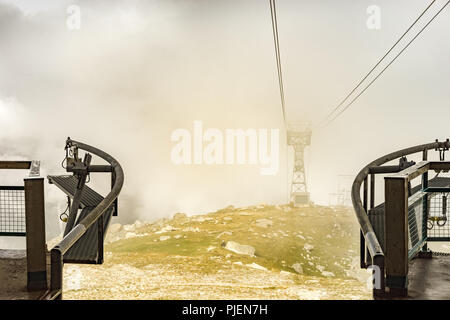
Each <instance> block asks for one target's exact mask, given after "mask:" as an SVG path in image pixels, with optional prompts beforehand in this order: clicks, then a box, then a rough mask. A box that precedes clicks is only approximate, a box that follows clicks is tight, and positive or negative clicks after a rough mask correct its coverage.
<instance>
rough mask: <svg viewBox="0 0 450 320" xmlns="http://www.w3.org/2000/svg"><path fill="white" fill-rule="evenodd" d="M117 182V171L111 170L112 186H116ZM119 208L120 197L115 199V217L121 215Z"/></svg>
mask: <svg viewBox="0 0 450 320" xmlns="http://www.w3.org/2000/svg"><path fill="white" fill-rule="evenodd" d="M115 183H116V172H115V171H114V170H113V171H112V172H111V188H112V187H113V186H114V184H115ZM118 209H119V198H117V199H116V200H114V211H113V216H114V217H117V216H118V215H119V211H118Z"/></svg>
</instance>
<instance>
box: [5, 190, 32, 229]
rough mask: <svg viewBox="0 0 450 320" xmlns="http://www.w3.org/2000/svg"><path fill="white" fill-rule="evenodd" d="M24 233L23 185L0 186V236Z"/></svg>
mask: <svg viewBox="0 0 450 320" xmlns="http://www.w3.org/2000/svg"><path fill="white" fill-rule="evenodd" d="M25 235H26V224H25V187H23V186H0V236H10V237H24V236H25Z"/></svg>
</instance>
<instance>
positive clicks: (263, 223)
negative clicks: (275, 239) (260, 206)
mask: <svg viewBox="0 0 450 320" xmlns="http://www.w3.org/2000/svg"><path fill="white" fill-rule="evenodd" d="M255 224H256V226H258V227H261V228H267V227H270V226H272V225H273V221H272V220H269V219H258V220H256V222H255Z"/></svg>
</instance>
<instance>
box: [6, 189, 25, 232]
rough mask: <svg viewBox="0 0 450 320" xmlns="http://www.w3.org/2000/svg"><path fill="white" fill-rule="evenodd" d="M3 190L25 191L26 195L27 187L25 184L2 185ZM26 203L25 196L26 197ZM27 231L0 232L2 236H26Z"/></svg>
mask: <svg viewBox="0 0 450 320" xmlns="http://www.w3.org/2000/svg"><path fill="white" fill-rule="evenodd" d="M2 190H14V191H23V192H24V197H25V187H24V186H0V191H2ZM24 205H25V198H24ZM26 234H27V233H26V231H25V232H0V237H25V236H26Z"/></svg>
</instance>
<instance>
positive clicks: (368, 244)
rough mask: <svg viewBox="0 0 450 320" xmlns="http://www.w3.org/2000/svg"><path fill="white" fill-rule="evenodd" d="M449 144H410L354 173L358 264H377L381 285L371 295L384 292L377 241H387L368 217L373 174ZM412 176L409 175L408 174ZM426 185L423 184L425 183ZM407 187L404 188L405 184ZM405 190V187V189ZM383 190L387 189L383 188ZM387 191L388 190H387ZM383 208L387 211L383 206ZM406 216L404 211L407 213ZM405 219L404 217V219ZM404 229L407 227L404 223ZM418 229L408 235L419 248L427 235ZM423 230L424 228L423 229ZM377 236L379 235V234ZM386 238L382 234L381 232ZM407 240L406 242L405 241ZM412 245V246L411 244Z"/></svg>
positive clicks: (401, 167) (406, 164) (394, 169)
mask: <svg viewBox="0 0 450 320" xmlns="http://www.w3.org/2000/svg"><path fill="white" fill-rule="evenodd" d="M449 147H450V142H449V140H448V139H447V141H445V142H438V141H436V142H433V143H429V144H423V145H418V146H415V147H410V148H406V149H402V150H399V151H396V152H392V153H390V154H387V155H385V156H382V157H380V158H378V159H376V160H375V161H372V162H371V163H369V164H368V165H367V166H365V167H364V168H363V169H362V170H361V171H360V172H359V173H358V175H357V176H356V178H355V180H354V182H353V185H352V193H351V195H352V203H353V207H354V209H355V213H356V217H357V219H358V222H359V224H360V228H361V250H360V255H361V267H362V268H367V267H369V266H370V265H372V266H376V267H378V270H380V274H381V277H382V279H381V281H380V287H377V288H374V295H375V296H378V295H383V294H384V293H385V267H386V266H385V263H386V257H385V254H386V252H385V250H383V248H382V246H381V244H380V243H383V247H385V248H386V244H385V243H384V239H382V240H380V239H379V238H378V236H377V235H376V233H375V230H374V228H373V225H372V222H371V220H370V218H369V215H368V213H369V211H370V210H374V209H375V176H376V175H377V174H386V173H396V172H400V171H402V170H405V169H407V168H410V167H411V166H413V165H415V163H414V162H407V160H406V158H405V157H406V156H409V155H412V154H417V153H421V154H422V159H423V160H424V161H426V160H427V158H428V151H429V150H438V151H439V152H440V154H441V152H442V151H445V150H448V148H449ZM396 159H400V163H399V165H398V166H396V165H385V164H386V163H388V162H391V161H393V160H396ZM420 174H421V173H417V172H415V173H413V174H412V175H414V177H417V176H419V175H420ZM369 177H370V185H369ZM410 178H412V176H411V177H410ZM361 187H362V188H363V192H362V199H361ZM425 187H426V186H425ZM406 188H407V187H406ZM407 189H408V188H407ZM385 192H386V190H385ZM386 194H387V193H386ZM407 201H408V198H406V203H405V206H406V211H408V210H407V209H408V208H409V206H408V202H407ZM383 210H386V208H384V209H383ZM406 215H407V214H406ZM384 218H385V217H383V219H379V220H381V223H382V224H386V223H387V222H386V221H385V219H384ZM406 219H407V218H405V220H406ZM405 228H406V226H405ZM419 231H420V230H419V229H418V231H417V234H414V233H411V234H410V236H412V237H413V241H414V242H415V241H418V242H417V243H418V245H417V246H418V247H419V246H420V245H421V244H420V242H422V241H426V238H425V240H424V238H423V237H422V238H421V237H420V235H419ZM384 232H386V233H387V232H390V230H383V232H379V234H382V233H384ZM422 232H423V229H422ZM379 236H380V235H379ZM382 236H383V237H386V235H385V234H383V235H382ZM406 241H407V243H410V242H411V240H410V238H408V240H406ZM408 241H409V242H408ZM413 247H414V246H413Z"/></svg>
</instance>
